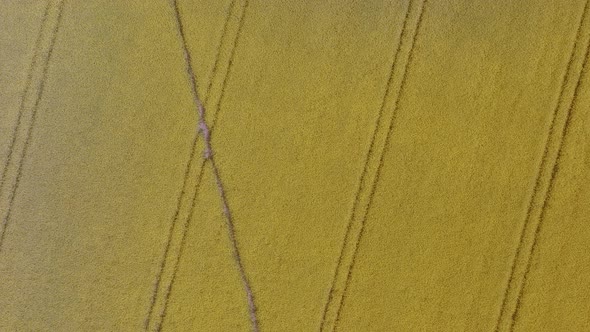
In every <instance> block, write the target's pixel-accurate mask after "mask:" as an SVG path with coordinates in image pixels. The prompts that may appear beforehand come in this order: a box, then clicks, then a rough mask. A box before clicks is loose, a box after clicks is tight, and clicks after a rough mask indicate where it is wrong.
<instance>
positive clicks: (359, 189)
mask: <svg viewBox="0 0 590 332" xmlns="http://www.w3.org/2000/svg"><path fill="white" fill-rule="evenodd" d="M411 6H412V0H410V2H409V3H408V9H407V10H406V16H405V18H404V23H403V26H402V30H401V32H400V37H399V42H398V43H397V48H396V50H395V55H394V59H393V61H392V62H391V67H390V70H389V77H388V79H387V85H386V87H385V92H384V93H383V99H382V101H381V107H380V108H379V113H378V115H377V121H376V123H375V127H374V129H373V135H372V137H371V143H370V145H369V150H368V151H367V154H366V157H365V164H364V166H363V170H362V172H361V176H360V179H359V185H358V187H357V191H356V194H355V199H354V202H353V204H352V211H351V213H350V218H349V220H348V223H347V225H346V231H345V232H344V239H343V241H342V247H341V249H340V255H339V256H338V261H337V263H336V269H335V270H334V277H333V278H332V284H331V285H330V290H329V292H328V300H327V301H326V304H325V305H324V311H323V313H322V320H321V322H320V329H319V330H320V331H322V330H323V329H324V325H325V324H326V318H327V314H328V310H329V307H330V303H331V302H332V300H333V297H334V289H335V286H336V279H337V275H338V271H339V270H340V268H341V266H342V260H343V258H344V249H345V248H346V244H347V239H348V237H349V236H350V232H351V229H352V221H353V219H354V216H355V215H356V209H357V207H358V205H359V204H360V196H361V192H362V189H363V188H364V184H365V178H366V174H367V171H368V168H369V162H370V159H371V158H370V156H371V155H372V154H373V150H374V147H375V141H376V138H377V133H378V131H379V127H380V125H381V121H382V118H383V113H384V110H385V101H386V99H387V95H388V94H389V91H390V89H391V85H392V82H393V76H394V75H393V74H394V69H395V67H396V65H397V62H398V58H399V54H400V51H401V45H402V39H403V37H404V35H405V34H406V29H407V26H408V21H409V16H410V11H411Z"/></svg>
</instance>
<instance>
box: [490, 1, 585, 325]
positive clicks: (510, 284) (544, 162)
mask: <svg viewBox="0 0 590 332" xmlns="http://www.w3.org/2000/svg"><path fill="white" fill-rule="evenodd" d="M589 3H590V1H586V4H585V6H584V10H583V12H582V17H581V19H580V23H579V24H578V28H577V32H576V37H575V41H574V45H573V47H572V50H571V55H570V58H569V61H568V64H567V66H566V69H565V72H564V75H563V79H562V82H561V86H560V93H559V98H558V101H557V105H556V106H555V108H554V110H553V113H552V116H551V123H550V125H549V132H548V134H547V139H546V142H545V148H544V150H543V155H542V158H541V163H540V165H539V168H538V169H537V175H536V178H535V185H534V187H533V192H532V194H531V198H530V200H529V204H528V207H527V212H526V215H525V221H524V224H523V226H522V229H521V232H520V236H519V242H518V246H517V249H516V252H515V254H514V257H513V260H512V265H511V267H510V276H509V278H508V281H507V283H506V287H505V288H504V295H503V298H502V304H501V305H500V312H499V315H498V319H497V321H496V326H495V329H494V331H495V332H498V331H500V327H501V325H502V321H503V319H504V318H505V317H506V315H507V314H508V313H507V312H506V311H507V310H508V301H509V297H510V291H511V290H512V289H513V288H514V287H517V288H518V287H519V290H518V294H517V295H516V306H515V307H514V311H513V312H512V315H511V323H510V330H511V331H512V330H513V328H514V324H515V320H516V317H517V314H518V311H519V308H520V305H521V298H522V295H523V291H524V285H525V284H526V280H527V276H528V273H529V270H530V265H531V259H532V253H533V252H534V250H535V248H536V244H537V238H538V235H539V231H540V227H541V223H542V221H543V219H544V215H545V210H546V207H547V202H548V200H549V197H550V192H551V190H552V189H553V186H554V181H555V175H556V172H557V167H558V164H559V160H560V158H561V149H562V147H563V139H564V137H565V135H566V134H567V130H568V126H569V122H570V117H571V113H572V108H573V107H574V103H575V101H576V99H577V95H578V92H579V88H580V82H581V76H582V74H581V73H582V72H583V71H584V70H585V68H586V64H587V58H588V52H589V51H590V44H589V45H588V47H587V49H586V53H585V56H584V62H583V65H582V69H581V72H580V77H579V78H578V81H577V83H576V86H575V89H574V95H573V97H572V100H571V102H570V105H569V108H568V109H567V110H566V112H567V113H566V121H565V125H564V127H563V130H562V132H561V133H559V134H558V137H557V139H558V140H559V142H558V148H557V149H558V150H557V157H556V159H555V161H554V163H553V165H552V166H548V164H549V163H551V161H550V160H549V159H550V158H549V150H550V142H551V139H552V137H553V135H554V132H555V131H556V126H557V117H558V113H559V110H560V109H561V106H562V105H563V104H564V103H565V102H566V101H565V100H564V99H565V94H566V93H565V91H566V87H567V82H568V80H569V76H570V75H571V73H570V72H571V68H572V64H573V62H574V58H575V57H576V56H575V55H576V50H577V49H578V45H579V42H580V39H581V35H582V26H583V22H584V20H585V17H586V16H587V12H588V7H589ZM548 167H551V174H550V177H549V185H548V188H547V190H546V192H545V193H544V199H543V202H542V206H541V214H540V216H539V220H538V222H537V224H536V225H535V226H531V223H533V221H531V220H532V219H533V216H532V215H533V207H534V202H535V199H536V198H537V197H538V196H539V195H541V194H542V193H541V192H542V188H541V187H542V185H541V182H542V177H543V171H544V170H545V169H547V168H548ZM529 227H534V231H533V238H532V246H531V248H530V250H528V251H527V252H526V253H523V251H524V250H525V249H524V247H525V242H526V235H527V233H528V232H527V229H529ZM525 254H526V256H524V257H528V258H527V259H526V262H525V263H524V264H525V272H524V275H523V279H522V281H521V282H520V283H519V284H518V285H514V284H515V282H516V281H515V279H516V276H517V273H516V272H517V265H518V261H519V260H520V259H521V258H522V257H523V255H525Z"/></svg>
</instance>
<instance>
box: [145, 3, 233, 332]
mask: <svg viewBox="0 0 590 332" xmlns="http://www.w3.org/2000/svg"><path fill="white" fill-rule="evenodd" d="M234 3H235V0H233V1H232V2H231V3H230V5H229V6H228V9H229V10H228V13H227V15H226V17H225V23H224V26H223V30H222V33H221V38H220V41H219V45H218V47H217V54H216V56H215V62H214V65H213V71H212V73H211V80H210V82H209V86H208V87H207V92H206V96H205V104H207V103H208V101H209V97H210V96H211V86H212V81H213V79H214V77H215V75H216V73H217V70H218V68H219V59H220V53H221V47H222V45H223V40H224V38H225V35H226V34H227V28H228V26H229V24H228V22H229V18H230V16H231V12H232V9H233V6H234ZM199 137H200V135H199V134H198V132H197V131H195V132H194V136H193V140H192V144H191V148H190V154H189V158H188V160H187V162H186V166H185V171H184V177H183V182H182V188H181V191H180V194H179V196H178V200H177V202H176V210H175V211H174V214H173V217H172V222H171V224H170V228H169V230H168V239H167V241H166V247H165V249H164V255H163V258H162V260H161V262H160V270H159V272H158V274H157V276H156V282H155V284H154V290H153V292H152V296H151V300H150V306H149V309H148V314H147V316H146V319H145V320H144V327H145V329H146V330H147V329H148V328H149V323H150V321H151V317H152V315H153V311H154V308H155V305H156V301H157V298H158V294H159V288H160V284H161V282H162V275H163V273H164V269H165V268H166V265H167V264H166V262H167V261H168V257H169V255H170V246H171V243H172V238H173V236H174V231H175V229H176V224H177V221H178V217H179V215H180V210H181V208H182V201H183V199H184V197H185V196H186V190H187V184H188V182H189V181H188V179H189V176H190V173H191V172H190V171H191V170H192V167H193V161H194V158H195V152H196V146H197V141H198V138H199ZM201 167H203V164H201ZM199 182H200V178H199V180H197V185H196V187H197V188H198V186H199ZM196 195H197V193H196V191H195V196H196ZM183 239H184V235H183ZM179 259H180V257H179Z"/></svg>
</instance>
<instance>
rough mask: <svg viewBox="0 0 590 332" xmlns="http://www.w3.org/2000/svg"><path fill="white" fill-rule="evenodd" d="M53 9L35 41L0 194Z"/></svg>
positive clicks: (43, 21) (44, 20)
mask: <svg viewBox="0 0 590 332" xmlns="http://www.w3.org/2000/svg"><path fill="white" fill-rule="evenodd" d="M50 8H51V1H47V6H45V12H44V14H43V17H42V19H41V27H40V28H39V34H38V35H37V40H36V41H35V46H34V49H33V57H32V59H31V64H30V66H29V71H28V73H27V79H26V81H25V88H24V90H23V93H22V94H21V98H20V106H19V109H18V115H17V119H16V124H15V126H14V129H13V131H12V137H11V139H10V148H9V150H8V156H7V157H6V162H5V163H4V169H3V170H2V178H1V179H0V193H2V189H3V187H4V182H5V181H6V175H7V174H8V166H9V165H10V163H11V161H12V155H13V153H14V145H15V143H16V137H17V133H18V129H19V128H20V126H21V122H22V117H23V113H24V111H25V100H26V96H27V93H28V92H29V90H30V89H31V84H32V82H33V70H34V68H35V65H36V64H37V59H38V58H39V52H40V50H41V41H42V40H43V31H44V30H45V25H46V24H47V17H48V16H49V9H50Z"/></svg>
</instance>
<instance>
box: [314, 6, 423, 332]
mask: <svg viewBox="0 0 590 332" xmlns="http://www.w3.org/2000/svg"><path fill="white" fill-rule="evenodd" d="M426 2H427V0H424V1H423V2H422V3H421V6H420V8H419V14H418V19H417V22H416V27H415V30H414V34H413V36H412V38H411V44H410V46H409V47H410V50H409V55H408V61H407V63H406V66H405V68H404V69H403V76H402V79H401V84H400V86H399V89H398V91H397V93H396V97H395V101H394V105H393V113H392V114H391V118H390V119H389V125H388V127H387V132H386V134H385V135H386V136H385V143H384V147H383V149H382V151H381V153H380V155H379V160H378V165H377V170H376V173H375V176H374V179H373V182H372V184H371V188H370V192H369V196H368V201H367V206H366V207H365V209H364V211H361V212H360V213H361V216H360V221H359V223H360V225H359V226H358V227H359V228H360V229H359V230H358V233H357V234H356V236H354V234H353V223H354V221H355V217H356V216H357V211H358V208H359V205H361V194H362V192H363V188H364V187H365V185H366V182H367V177H368V175H367V174H368V173H369V171H368V170H369V163H370V159H371V156H372V155H373V154H374V153H375V152H374V150H375V142H376V140H377V136H378V132H379V128H380V126H381V122H382V121H383V119H382V118H383V117H384V115H383V113H384V112H385V111H384V110H385V107H386V99H387V96H388V95H389V94H390V91H391V89H392V86H393V83H392V82H393V77H394V70H395V68H396V67H398V66H399V61H400V57H399V55H400V54H401V48H402V44H403V43H404V40H405V37H406V34H407V33H408V25H409V21H410V20H409V17H410V12H411V11H412V7H413V6H414V5H416V4H415V3H414V2H410V3H409V4H408V9H407V12H406V16H405V19H404V23H403V27H402V31H401V35H400V38H399V43H398V46H397V49H396V51H395V56H394V60H393V62H392V66H391V69H390V75H389V79H388V82H387V87H386V91H385V94H384V97H383V101H382V104H381V108H380V111H379V114H378V117H377V123H376V125H375V129H374V131H373V136H372V139H371V144H370V146H369V150H368V152H367V156H366V161H365V164H364V168H363V171H362V173H361V177H360V181H359V186H358V190H357V193H356V196H355V200H354V203H353V207H352V211H351V214H350V218H349V221H348V224H347V228H346V232H345V237H344V241H343V245H342V249H341V251H340V256H339V258H338V261H337V264H336V269H335V272H334V277H333V280H332V284H331V287H330V290H329V294H328V300H327V302H326V304H325V306H324V311H323V314H322V320H321V322H320V331H324V330H326V329H327V328H328V327H327V326H326V325H327V323H328V313H329V311H330V310H331V306H335V309H336V314H335V317H334V320H335V321H334V326H333V329H335V328H336V323H337V322H338V318H339V316H340V312H341V309H342V305H343V302H344V298H345V294H346V291H347V289H348V285H349V282H350V279H351V273H352V269H353V266H354V264H355V260H356V253H357V250H358V246H359V243H360V241H361V238H362V235H363V231H364V226H365V221H366V216H367V214H368V211H369V209H370V206H371V203H372V200H373V195H374V193H375V188H376V185H377V183H378V180H379V176H380V172H381V168H382V165H383V157H384V155H385V152H386V151H385V150H386V147H387V144H388V141H389V139H390V136H391V133H392V131H393V126H394V122H395V121H394V119H395V114H396V113H397V111H398V108H399V100H400V98H401V95H402V93H403V89H404V86H405V83H406V80H407V74H408V72H409V68H410V66H411V62H412V59H413V53H414V46H415V45H416V40H417V37H418V32H419V30H420V26H421V24H422V19H423V14H424V9H425V7H426ZM353 237H355V239H354V240H353V239H352V238H353ZM350 241H354V242H353V245H352V248H351V249H350V251H351V255H352V257H351V258H350V259H349V262H347V263H345V262H344V260H345V251H347V250H346V249H347V247H348V244H349V243H350ZM340 273H346V279H345V281H344V286H343V289H342V294H341V295H340V296H339V299H336V298H335V296H336V295H335V292H336V283H337V281H338V279H339V278H338V277H339V275H340ZM334 301H337V303H334Z"/></svg>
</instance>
